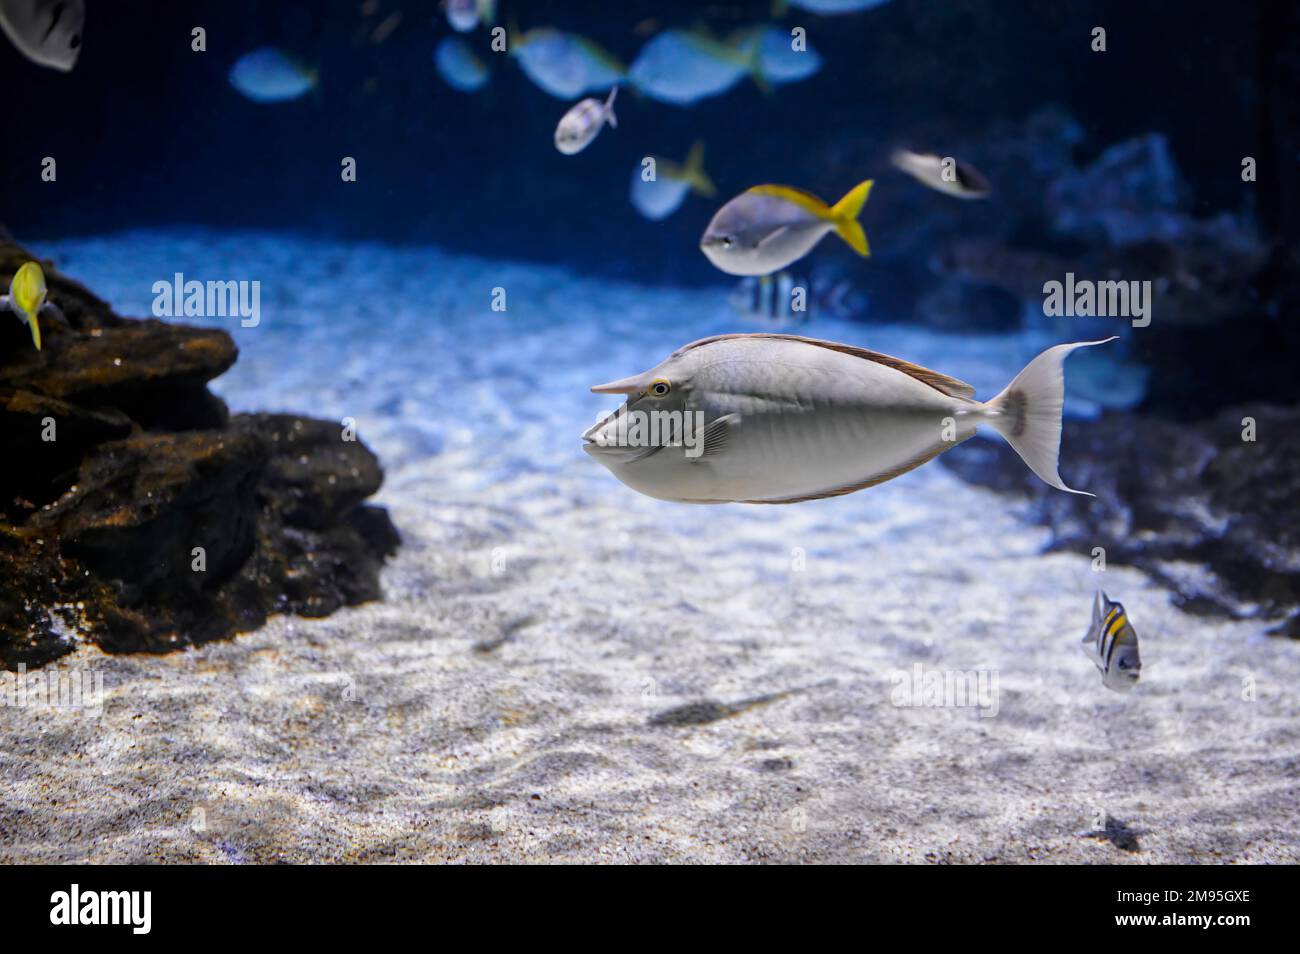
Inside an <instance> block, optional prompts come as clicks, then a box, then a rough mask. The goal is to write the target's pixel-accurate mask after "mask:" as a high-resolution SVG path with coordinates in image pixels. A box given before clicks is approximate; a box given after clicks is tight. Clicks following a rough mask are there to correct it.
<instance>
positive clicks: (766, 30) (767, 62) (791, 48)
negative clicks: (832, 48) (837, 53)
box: [728, 25, 822, 86]
mask: <svg viewBox="0 0 1300 954" xmlns="http://www.w3.org/2000/svg"><path fill="white" fill-rule="evenodd" d="M728 43H729V45H730V46H731V47H732V48H733V49H735V50H737V51H738V52H742V53H743V54H744V55H745V57H746V59H748V58H749V57H752V56H757V58H758V62H757V65H756V66H755V67H754V70H755V75H756V77H757V78H758V79H759V80H760V81H761V82H765V83H768V84H771V85H772V86H780V85H782V84H785V83H797V82H798V81H799V80H805V79H808V78H809V77H811V76H815V75H816V74H817V72H818V71H819V70H821V68H822V58H821V56H819V55H818V53H817V51H816V50H815V49H813V46H812V43H811V42H809V41H808V39H807V37H806V36H805V37H802V38H800V39H798V40H796V39H795V37H793V36H791V34H790V31H788V30H783V29H781V28H780V27H775V26H771V25H763V26H755V27H748V28H746V29H743V30H739V31H737V32H736V33H734V34H732V36H731V37H730V38H729V40H728ZM796 44H798V46H796Z"/></svg>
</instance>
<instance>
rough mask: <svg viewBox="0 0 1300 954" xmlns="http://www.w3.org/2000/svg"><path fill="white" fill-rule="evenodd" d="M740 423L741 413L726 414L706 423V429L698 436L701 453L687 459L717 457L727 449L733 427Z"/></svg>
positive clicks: (697, 459)
mask: <svg viewBox="0 0 1300 954" xmlns="http://www.w3.org/2000/svg"><path fill="white" fill-rule="evenodd" d="M739 423H740V415H739V414H724V415H723V416H722V417H720V418H718V419H717V420H715V421H711V422H709V423H708V424H706V425H705V426H704V430H703V431H701V432H700V434H699V436H698V437H697V438H696V439H697V441H698V442H699V443H698V446H699V448H700V452H699V454H697V455H696V456H694V457H688V458H687V459H688V460H694V461H701V460H704V459H706V458H709V457H717V456H718V455H719V454H721V453H722V452H723V451H724V450H726V448H727V441H728V440H730V439H731V431H732V427H733V426H735V425H738V424H739Z"/></svg>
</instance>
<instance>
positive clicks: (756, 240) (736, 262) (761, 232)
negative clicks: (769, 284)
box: [700, 179, 873, 275]
mask: <svg viewBox="0 0 1300 954" xmlns="http://www.w3.org/2000/svg"><path fill="white" fill-rule="evenodd" d="M872 184H873V183H872V180H871V179H867V180H866V181H864V182H860V183H858V185H856V186H854V187H853V188H852V189H851V190H849V193H848V194H847V195H846V196H844V198H842V199H840V201H839V202H836V203H835V205H833V206H830V205H827V204H826V203H825V202H823V201H822V200H821V199H819V198H817V196H815V195H812V194H811V193H808V192H804V191H803V190H801V189H794V188H791V187H790V186H783V185H760V186H754V187H753V188H752V189H749V190H747V191H745V192H742V193H741V194H740V195H738V196H736V198H734V199H732V200H731V201H730V202H728V203H727V204H726V205H724V206H723V207H722V208H721V209H719V210H718V212H717V214H716V215H715V216H714V217H713V220H712V221H711V222H710V223H709V227H708V228H707V229H705V231H704V236H703V238H701V239H700V250H701V251H703V252H704V254H705V255H707V256H708V258H709V261H711V262H712V263H713V264H714V265H716V266H717V267H718V268H720V269H721V270H722V271H724V272H727V273H728V274H730V275H770V274H772V273H773V272H779V271H781V269H783V268H786V267H787V266H789V265H792V264H794V263H795V262H797V261H799V259H801V258H803V257H804V256H805V255H807V254H808V253H809V252H811V251H812V249H813V246H814V245H816V244H817V243H818V242H820V241H821V240H822V239H823V238H824V237H826V236H827V235H829V234H830V233H831V232H834V233H835V234H837V235H838V236H839V237H840V238H842V239H843V240H844V241H845V242H846V243H847V244H848V245H849V247H850V248H852V249H853V251H855V252H857V253H858V254H859V255H861V256H862V257H863V258H866V257H867V256H868V255H870V254H871V250H870V248H869V247H868V245H867V236H866V233H865V232H863V231H862V226H861V225H859V224H858V216H859V215H860V214H861V212H862V206H863V205H864V204H865V203H866V201H867V196H868V195H869V194H870V192H871V186H872Z"/></svg>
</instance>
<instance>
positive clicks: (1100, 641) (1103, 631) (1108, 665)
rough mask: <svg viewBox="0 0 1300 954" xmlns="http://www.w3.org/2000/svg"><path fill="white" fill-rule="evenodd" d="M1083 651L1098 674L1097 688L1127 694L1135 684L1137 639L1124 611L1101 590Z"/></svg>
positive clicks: (1138, 664)
mask: <svg viewBox="0 0 1300 954" xmlns="http://www.w3.org/2000/svg"><path fill="white" fill-rule="evenodd" d="M1082 645H1083V651H1084V652H1085V653H1086V654H1087V656H1088V658H1089V659H1091V660H1092V661H1093V662H1094V663H1095V664H1096V666H1097V668H1098V669H1099V670H1100V671H1101V684H1102V685H1103V686H1105V687H1106V688H1107V689H1114V690H1115V691H1116V692H1128V691H1129V690H1130V689H1132V688H1133V686H1134V684H1135V683H1136V682H1137V681H1138V674H1139V673H1140V672H1141V671H1142V660H1141V658H1140V657H1139V656H1138V638H1137V633H1136V632H1135V631H1134V629H1133V624H1132V623H1130V622H1129V621H1128V614H1127V613H1125V612H1124V607H1123V606H1122V605H1120V604H1119V603H1116V602H1115V601H1114V600H1112V599H1110V597H1108V596H1107V595H1106V594H1105V593H1104V592H1102V591H1101V590H1098V591H1097V599H1096V601H1095V602H1094V603H1093V604H1092V625H1091V626H1090V627H1089V628H1088V635H1086V636H1084V637H1083V643H1082Z"/></svg>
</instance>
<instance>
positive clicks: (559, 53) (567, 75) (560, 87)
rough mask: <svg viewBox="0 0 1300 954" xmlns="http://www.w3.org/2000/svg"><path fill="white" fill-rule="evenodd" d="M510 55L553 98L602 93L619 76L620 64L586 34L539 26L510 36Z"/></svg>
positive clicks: (623, 73) (615, 81) (613, 83)
mask: <svg viewBox="0 0 1300 954" xmlns="http://www.w3.org/2000/svg"><path fill="white" fill-rule="evenodd" d="M509 50H510V55H511V56H513V57H514V58H515V59H516V60H518V61H519V66H520V68H522V69H523V71H524V72H525V73H526V74H527V75H528V78H529V79H531V80H532V81H533V82H534V83H535V84H537V86H538V87H539V88H540V89H542V90H543V91H545V92H547V93H550V94H551V95H552V96H554V97H556V98H557V99H576V98H577V97H579V96H581V95H582V94H583V93H588V92H603V91H604V90H607V89H609V88H610V87H611V86H613V85H615V84H616V83H618V82H619V81H620V80H622V79H623V77H624V75H625V74H626V73H627V71H626V70H625V69H624V68H623V65H622V64H621V63H619V62H618V60H616V59H614V57H612V56H610V55H609V54H608V53H606V52H605V51H604V50H603V49H601V48H600V47H599V46H598V45H597V44H595V43H593V42H592V41H591V40H588V39H587V38H586V37H581V36H577V35H575V34H572V33H564V32H562V31H560V30H556V29H554V28H553V27H539V28H537V29H535V30H529V31H528V32H527V33H525V34H523V35H522V36H515V35H513V33H512V35H511V37H510V41H509Z"/></svg>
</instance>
